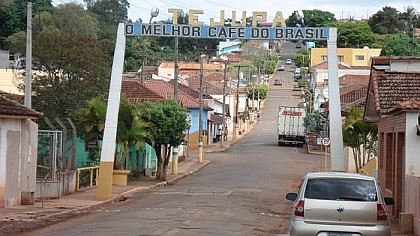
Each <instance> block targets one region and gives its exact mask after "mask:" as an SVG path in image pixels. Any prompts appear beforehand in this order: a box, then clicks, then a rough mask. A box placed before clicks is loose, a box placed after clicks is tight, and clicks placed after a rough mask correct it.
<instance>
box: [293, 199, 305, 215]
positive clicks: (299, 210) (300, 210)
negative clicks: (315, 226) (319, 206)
mask: <svg viewBox="0 0 420 236" xmlns="http://www.w3.org/2000/svg"><path fill="white" fill-rule="evenodd" d="M295 216H302V217H304V216H305V201H303V200H300V201H298V202H297V203H296V205H295Z"/></svg>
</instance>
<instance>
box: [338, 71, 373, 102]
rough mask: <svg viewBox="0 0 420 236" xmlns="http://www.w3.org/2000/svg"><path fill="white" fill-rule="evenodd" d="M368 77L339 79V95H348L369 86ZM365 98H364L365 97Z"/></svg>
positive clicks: (356, 76)
mask: <svg viewBox="0 0 420 236" xmlns="http://www.w3.org/2000/svg"><path fill="white" fill-rule="evenodd" d="M369 77H370V76H369V75H344V76H341V77H340V78H339V83H340V94H345V93H349V92H351V91H355V90H358V89H360V88H362V87H365V88H367V87H368V85H369ZM365 97H366V96H365Z"/></svg>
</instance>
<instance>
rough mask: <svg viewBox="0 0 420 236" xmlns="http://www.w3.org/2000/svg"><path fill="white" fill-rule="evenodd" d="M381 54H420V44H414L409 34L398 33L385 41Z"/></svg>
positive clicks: (389, 55)
mask: <svg viewBox="0 0 420 236" xmlns="http://www.w3.org/2000/svg"><path fill="white" fill-rule="evenodd" d="M381 56H388V57H392V56H420V46H419V44H418V42H415V44H414V46H413V44H412V41H411V39H410V37H409V36H408V35H405V34H396V35H393V36H391V37H390V38H389V39H388V40H386V41H385V42H384V45H383V47H382V51H381Z"/></svg>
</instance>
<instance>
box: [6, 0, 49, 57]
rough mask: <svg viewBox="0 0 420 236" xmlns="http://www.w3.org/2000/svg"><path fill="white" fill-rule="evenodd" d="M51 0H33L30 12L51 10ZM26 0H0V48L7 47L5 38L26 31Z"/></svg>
mask: <svg viewBox="0 0 420 236" xmlns="http://www.w3.org/2000/svg"><path fill="white" fill-rule="evenodd" d="M51 2H52V1H51V0H33V1H32V6H33V9H32V13H33V15H36V14H39V13H41V12H44V11H49V12H52V10H53V6H52V5H51ZM27 5H28V1H27V0H2V1H0V22H1V24H0V49H8V44H7V41H6V40H7V38H8V37H9V36H11V35H12V34H14V33H17V32H19V31H25V32H26V18H27V17H26V14H27Z"/></svg>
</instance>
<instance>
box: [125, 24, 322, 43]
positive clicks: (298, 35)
mask: <svg viewBox="0 0 420 236" xmlns="http://www.w3.org/2000/svg"><path fill="white" fill-rule="evenodd" d="M328 33H329V31H328V28H312V27H307V28H301V27H247V26H245V27H227V26H209V25H201V26H192V25H177V24H175V25H173V24H141V23H135V24H126V25H125V35H126V36H158V37H184V38H204V39H244V40H310V41H314V40H324V41H325V40H327V39H328Z"/></svg>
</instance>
